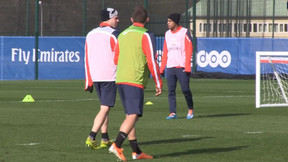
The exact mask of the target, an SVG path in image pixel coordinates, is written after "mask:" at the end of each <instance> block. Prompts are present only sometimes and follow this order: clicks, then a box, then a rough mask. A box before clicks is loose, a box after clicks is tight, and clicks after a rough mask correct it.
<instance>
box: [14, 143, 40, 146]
mask: <svg viewBox="0 0 288 162" xmlns="http://www.w3.org/2000/svg"><path fill="white" fill-rule="evenodd" d="M39 144H40V143H24V144H17V145H19V146H35V145H39Z"/></svg>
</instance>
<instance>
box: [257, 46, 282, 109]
mask: <svg viewBox="0 0 288 162" xmlns="http://www.w3.org/2000/svg"><path fill="white" fill-rule="evenodd" d="M255 91H256V95H255V96H256V97H255V99H256V108H260V107H280V106H288V51H287V52H275V51H257V52H256V89H255Z"/></svg>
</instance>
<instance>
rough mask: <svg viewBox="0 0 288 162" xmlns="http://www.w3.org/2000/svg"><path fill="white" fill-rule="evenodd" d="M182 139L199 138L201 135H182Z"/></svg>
mask: <svg viewBox="0 0 288 162" xmlns="http://www.w3.org/2000/svg"><path fill="white" fill-rule="evenodd" d="M181 137H183V138H188V137H199V135H197V134H186V135H182V136H181Z"/></svg>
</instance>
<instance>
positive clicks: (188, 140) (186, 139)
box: [138, 137, 214, 145]
mask: <svg viewBox="0 0 288 162" xmlns="http://www.w3.org/2000/svg"><path fill="white" fill-rule="evenodd" d="M206 138H214V137H199V138H182V139H179V138H175V139H166V140H157V141H147V142H138V143H139V144H140V145H153V144H162V143H181V142H185V143H187V142H191V141H199V140H202V139H206Z"/></svg>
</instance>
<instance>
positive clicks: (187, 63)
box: [185, 31, 193, 73]
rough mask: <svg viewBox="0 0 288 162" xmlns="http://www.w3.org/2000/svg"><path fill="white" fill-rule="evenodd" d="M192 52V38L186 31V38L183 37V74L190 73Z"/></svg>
mask: <svg viewBox="0 0 288 162" xmlns="http://www.w3.org/2000/svg"><path fill="white" fill-rule="evenodd" d="M192 52H193V45H192V38H191V36H190V34H189V32H188V31H187V33H186V36H185V54H186V60H185V72H188V73H190V72H191V58H192Z"/></svg>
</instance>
